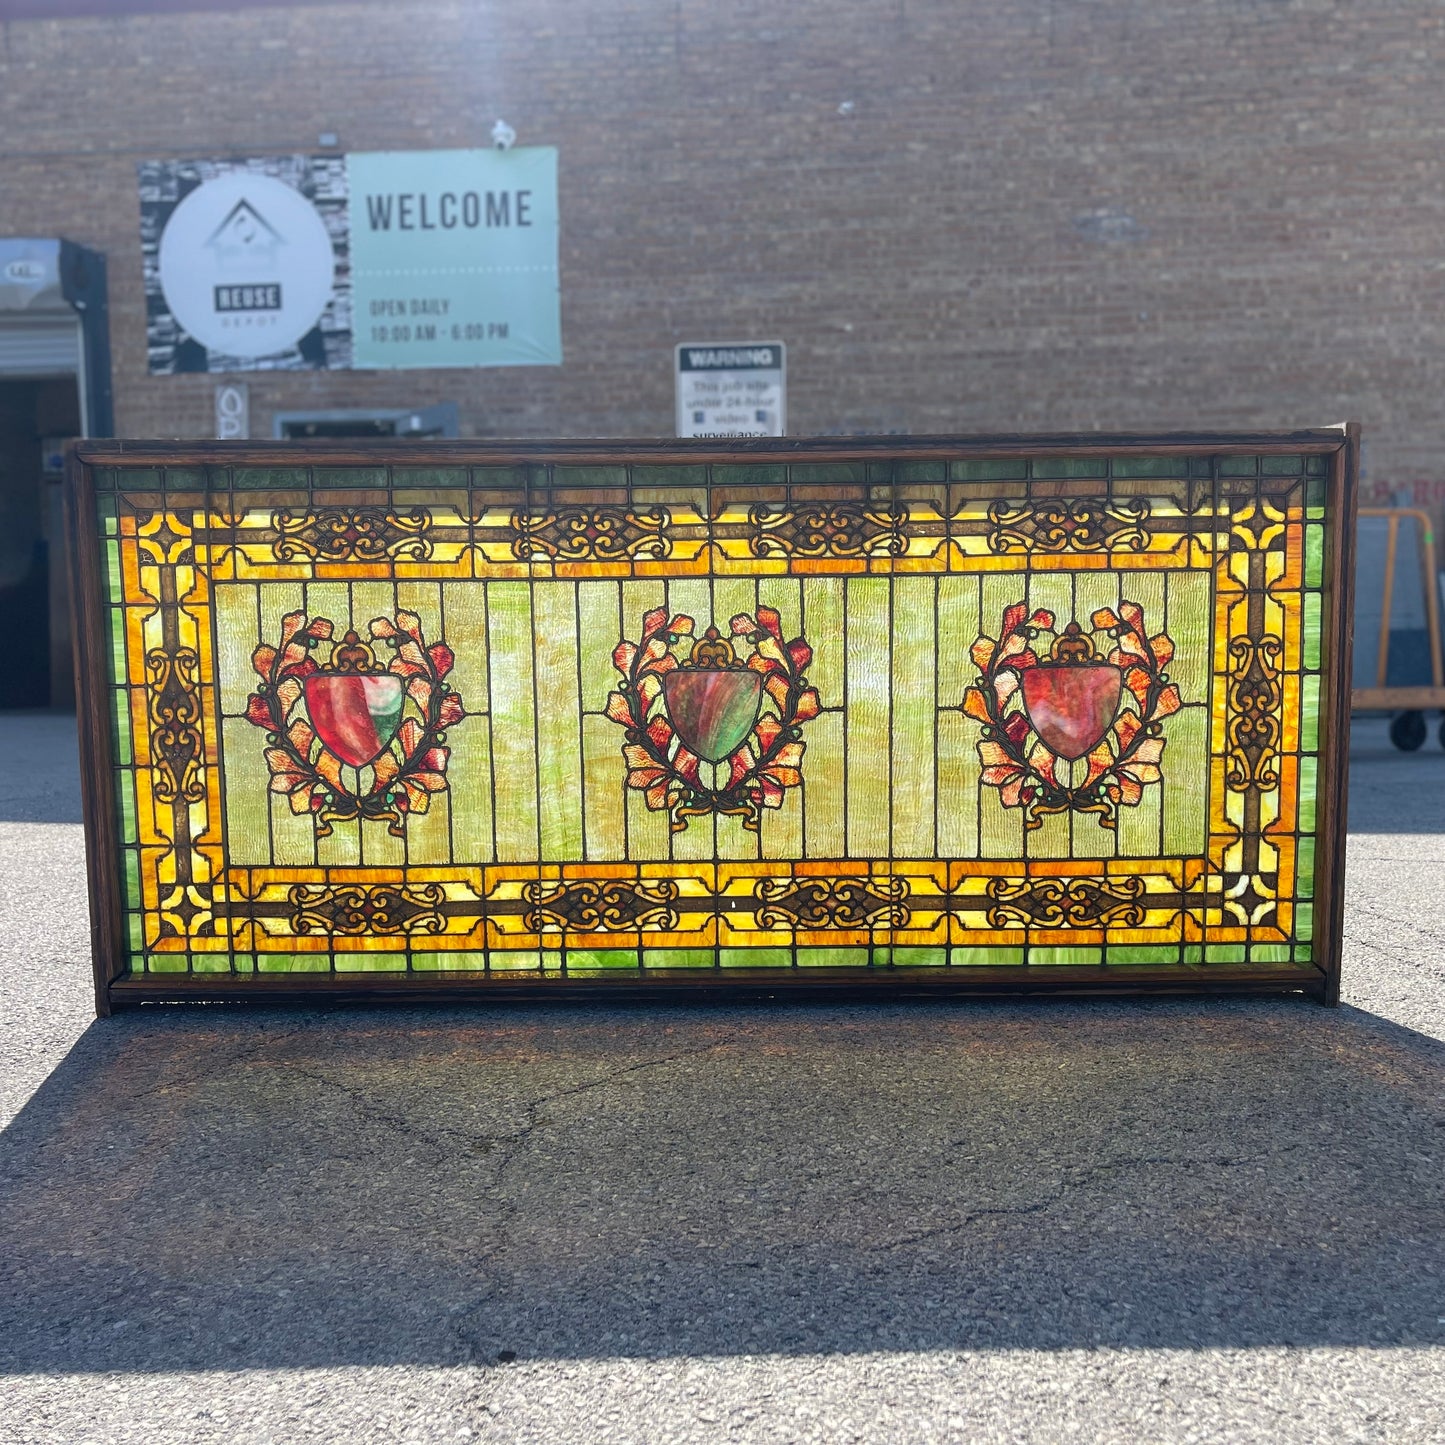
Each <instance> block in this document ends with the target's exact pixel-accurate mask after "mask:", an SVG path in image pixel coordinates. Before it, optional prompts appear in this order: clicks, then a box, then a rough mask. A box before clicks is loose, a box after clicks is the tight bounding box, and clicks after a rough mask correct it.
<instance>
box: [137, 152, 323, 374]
mask: <svg viewBox="0 0 1445 1445" xmlns="http://www.w3.org/2000/svg"><path fill="white" fill-rule="evenodd" d="M158 264H159V268H160V283H161V289H162V291H163V292H164V293H165V298H166V304H167V305H168V306H169V307H170V310H171V314H172V315H173V316H174V317H175V318H176V320H177V321H178V322H179V323H180V324H181V326H182V327H183V328H184V329H185V331H186V332H187V333H188V334H189V335H190V336H192V337H194V338H195V340H197V341H199V342H200V343H201V345H202V346H205V347H206V348H207V349H208V350H210V351H214V352H219V353H221V354H222V355H225V356H240V357H257V356H274V355H276V354H277V353H279V352H284V351H288V350H290V349H291V348H292V347H294V346H295V345H296V344H297V342H299V341H300V340H301V338H302V337H303V336H305V335H306V333H307V332H308V331H310V330H311V328H312V327H313V326H315V325H316V323H317V321H319V320H320V318H321V313H322V311H324V310H325V309H326V305H327V303H328V302H329V301H330V300H331V283H332V277H333V275H334V273H335V270H336V258H335V255H334V254H333V252H332V249H331V237H330V236H329V235H328V234H327V231H326V226H325V224H324V223H323V221H322V219H321V217H320V215H319V214H317V211H316V207H315V206H313V205H312V204H311V202H310V201H308V200H307V199H306V197H305V196H303V195H302V194H301V193H300V192H299V191H297V190H295V189H293V188H292V187H291V186H288V185H286V184H285V182H284V181H278V180H276V179H275V178H273V177H271V176H263V175H253V174H248V173H245V172H239V173H233V174H230V175H222V176H217V177H215V179H214V180H209V181H206V182H205V183H204V184H203V185H201V186H198V187H197V188H196V189H195V190H194V191H192V192H191V193H190V194H189V195H188V196H187V197H186V198H185V199H184V200H183V201H182V202H181V203H180V205H178V206H177V207H176V209H175V212H174V213H173V214H172V216H171V218H170V221H169V223H168V224H167V226H166V229H165V232H164V234H163V235H162V236H161V241H160V255H159V258H158Z"/></svg>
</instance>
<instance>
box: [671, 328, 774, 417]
mask: <svg viewBox="0 0 1445 1445" xmlns="http://www.w3.org/2000/svg"><path fill="white" fill-rule="evenodd" d="M784 372H785V361H784V349H783V343H782V342H781V341H742V342H737V341H733V342H686V343H684V344H683V345H682V346H679V347H678V348H677V434H678V436H680V437H780V436H782V435H783V429H784V424H785V423H784V404H785V401H786V393H785V383H784Z"/></svg>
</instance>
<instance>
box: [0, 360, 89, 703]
mask: <svg viewBox="0 0 1445 1445" xmlns="http://www.w3.org/2000/svg"><path fill="white" fill-rule="evenodd" d="M79 435H80V396H79V393H78V390H77V387H76V383H75V381H74V379H73V378H70V377H65V378H58V379H53V380H45V381H15V380H5V381H0V616H3V617H4V618H5V633H6V658H5V665H4V667H3V668H0V708H34V707H70V706H72V705H73V702H74V684H73V682H72V678H71V665H70V648H71V640H70V600H69V596H68V579H67V577H66V568H65V541H64V527H63V508H62V502H61V490H60V481H61V478H60V475H59V472H58V469H57V468H56V465H55V461H56V458H57V456H58V454H59V444H60V443H61V442H62V441H64V440H65V439H66V438H69V437H74V436H79Z"/></svg>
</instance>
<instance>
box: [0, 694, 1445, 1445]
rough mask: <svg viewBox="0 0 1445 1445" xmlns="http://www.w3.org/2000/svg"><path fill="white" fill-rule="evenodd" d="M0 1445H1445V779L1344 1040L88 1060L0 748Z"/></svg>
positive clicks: (1412, 803)
mask: <svg viewBox="0 0 1445 1445" xmlns="http://www.w3.org/2000/svg"><path fill="white" fill-rule="evenodd" d="M0 757H4V758H5V759H6V762H5V764H4V768H3V771H0V880H3V882H0V1126H3V1133H0V1445H22V1442H23V1445H30V1442H37V1445H72V1442H74V1445H82V1442H95V1445H109V1442H119V1441H130V1442H137V1445H140V1442H144V1445H211V1442H217V1445H220V1442H225V1445H233V1442H238V1445H294V1442H301V1441H308V1442H311V1441H315V1442H345V1445H369V1442H372V1441H377V1442H391V1441H407V1442H411V1441H415V1442H425V1445H431V1442H439V1441H464V1440H475V1441H484V1440H490V1441H507V1442H546V1445H558V1442H588V1445H591V1442H613V1445H621V1442H649V1445H650V1442H659V1445H661V1442H713V1441H724V1442H791V1441H799V1442H802V1441H809V1442H811V1441H818V1442H829V1445H832V1442H843V1441H852V1440H858V1441H888V1442H893V1441H898V1442H913V1441H919V1442H923V1441H930V1442H931V1441H958V1442H975V1441H978V1442H984V1441H987V1442H992V1441H1009V1442H1012V1441H1019V1442H1029V1445H1040V1442H1053V1441H1087V1442H1094V1441H1116V1440H1117V1441H1127V1442H1129V1445H1144V1442H1155V1441H1158V1442H1170V1445H1176V1442H1190V1441H1271V1442H1274V1441H1299V1442H1309V1445H1318V1442H1322V1441H1330V1442H1332V1445H1333V1442H1346V1441H1388V1442H1392V1445H1397V1442H1416V1441H1420V1442H1439V1441H1445V1192H1442V1182H1445V1097H1442V1090H1441V1081H1442V1074H1445V959H1442V943H1445V875H1442V863H1445V752H1442V751H1441V749H1440V747H1439V745H1438V743H1437V742H1436V741H1435V740H1434V739H1432V740H1431V743H1430V744H1429V746H1428V748H1427V749H1426V750H1425V751H1422V752H1421V753H1418V754H1414V755H1410V756H1404V755H1400V754H1397V753H1394V752H1393V751H1391V750H1390V749H1389V747H1388V744H1387V743H1386V742H1385V738H1384V732H1383V727H1382V725H1380V724H1379V723H1376V722H1367V723H1364V724H1362V725H1361V726H1360V727H1359V728H1358V730H1357V735H1356V745H1355V753H1354V757H1353V759H1352V765H1351V766H1352V785H1351V838H1350V848H1349V885H1348V903H1347V919H1346V931H1347V936H1348V947H1347V954H1346V963H1345V989H1344V999H1345V1002H1344V1004H1343V1006H1342V1007H1340V1008H1338V1009H1325V1008H1321V1007H1319V1006H1318V1005H1316V1004H1313V1003H1309V1002H1307V1001H1303V1000H1298V999H1257V1000H1229V999H1225V1000H1220V999H1204V1000H1142V1001H1139V1000H1131V1001H1119V1002H1086V1003H1063V1002H1022V1003H1007V1002H995V1003H983V1004H978V1003H968V1004H924V1005H920V1004H908V1005H906V1006H903V1005H885V1006H877V1005H871V1006H870V1005H856V1006H837V1005H831V1006H826V1007H825V1006H811V1005H799V1006H791V1007H769V1006H766V1005H749V1006H746V1007H696V1006H693V1007H680V1006H668V1007H660V1008H654V1009H648V1008H602V1007H587V1008H584V1007H566V1008H539V1007H529V1008H525V1009H520V1008H501V1007H496V1008H476V1007H469V1008H437V1007H411V1008H394V1009H389V1010H379V1009H359V1008H358V1009H332V1010H317V1009H299V1008H291V1009H288V1008H271V1007H255V1006H248V1007H228V1006H191V1007H152V1008H148V1009H144V1010H139V1011H134V1012H130V1013H125V1014H121V1015H119V1016H117V1017H115V1018H113V1019H109V1020H104V1021H97V1020H95V1019H94V1018H93V1016H92V1003H91V992H90V983H89V963H88V948H89V945H88V937H87V923H86V908H85V889H84V870H85V862H84V850H83V845H82V838H81V829H80V824H79V818H80V813H79V798H78V790H77V784H76V779H75V755H74V724H73V720H71V719H69V718H64V717H33V716H31V717H15V716H9V717H0Z"/></svg>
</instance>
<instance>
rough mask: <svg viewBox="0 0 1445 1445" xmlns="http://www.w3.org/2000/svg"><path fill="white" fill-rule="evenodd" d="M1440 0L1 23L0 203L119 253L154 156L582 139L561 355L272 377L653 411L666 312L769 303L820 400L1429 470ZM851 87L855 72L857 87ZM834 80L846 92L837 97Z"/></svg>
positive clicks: (832, 417) (578, 421)
mask: <svg viewBox="0 0 1445 1445" xmlns="http://www.w3.org/2000/svg"><path fill="white" fill-rule="evenodd" d="M1442 81H1445V7H1442V6H1441V5H1440V4H1438V3H1421V0H1339V3H1332V0H893V3H882V0H789V3H787V4H778V3H776V0H734V3H729V4H727V5H719V4H716V3H710V0H527V3H526V4H507V5H502V4H500V3H497V0H432V3H420V0H413V3H405V0H397V3H394V4H390V5H370V4H366V5H310V6H306V7H303V8H298V9H295V10H277V9H261V10H253V11H249V12H242V13H233V14H229V15H226V14H216V13H205V14H195V15H186V16H174V15H159V16H155V15H153V16H137V17H132V18H128V19H73V20H64V21H43V20H24V21H11V22H9V23H7V24H5V25H4V26H3V27H0V137H3V142H0V233H3V234H12V235H23V234H38V235H57V234H61V235H65V236H69V237H71V238H72V239H74V240H76V241H80V242H82V243H84V244H87V245H91V246H95V247H98V248H99V249H101V250H103V251H105V252H106V253H107V255H108V256H109V257H110V263H111V272H110V274H111V288H112V300H113V307H114V309H113V331H112V339H113V346H114V352H115V382H116V412H117V419H118V425H119V427H120V429H121V431H122V432H123V433H125V434H130V435H165V436H175V435H181V436H184V435H206V434H209V432H210V428H211V425H212V390H213V387H214V378H210V377H157V378H151V377H148V376H147V375H146V370H145V350H144V345H143V328H142V291H141V272H140V258H139V243H138V212H137V200H136V185H135V171H134V166H135V162H136V161H137V160H138V159H141V158H145V157H161V156H167V155H178V156H190V155H196V156H206V155H223V154H230V153H235V154H267V153H275V152H286V151H292V150H306V149H311V148H313V147H314V145H315V141H316V137H317V134H318V133H319V132H321V131H335V132H336V133H337V134H338V135H339V137H340V141H341V146H342V148H343V149H347V150H370V149H388V148H390V149H407V148H425V147H442V146H461V145H475V144H485V143H486V136H487V132H488V130H489V128H490V126H491V123H492V121H493V119H495V118H496V117H497V116H499V115H500V116H504V117H505V118H506V119H507V120H508V121H509V122H511V123H512V124H513V125H514V126H515V127H516V129H517V131H518V135H519V141H520V143H522V144H527V143H532V144H550V145H555V146H557V147H558V149H559V152H560V165H561V211H562V310H563V345H564V350H565V354H566V361H565V364H564V365H563V366H561V367H560V368H517V369H491V370H473V371H427V372H389V373H375V372H374V373H356V372H353V373H338V374H330V375H326V374H306V375H295V374H290V375H285V376H275V377H267V376H264V375H253V376H251V377H249V378H248V379H249V382H250V386H251V400H252V413H253V420H252V427H253V432H254V433H255V434H257V435H265V434H269V429H270V419H271V414H272V412H273V411H275V410H278V409H284V410H295V409H303V408H312V407H314V408H317V409H323V408H337V407H364V406H371V405H376V406H417V405H424V404H428V403H431V402H434V401H443V400H454V401H456V402H458V403H459V405H460V407H461V413H462V418H463V430H464V432H465V433H467V434H473V435H507V434H517V435H520V434H533V435H535V434H558V435H584V434H594V435H619V434H643V435H649V434H650V435H667V434H670V432H671V427H672V375H671V357H672V346H673V344H674V343H675V342H677V341H679V340H698V339H714V338H734V337H735V338H771V337H774V336H777V337H781V338H783V339H784V340H785V341H786V342H787V343H788V345H789V357H788V362H789V379H790V386H789V424H790V429H791V430H792V431H793V432H795V433H798V434H803V433H810V432H859V431H902V430H909V431H923V432H937V431H970V432H971V431H985V430H996V429H1009V430H1012V429H1018V428H1029V429H1049V430H1063V429H1075V428H1078V429H1085V430H1087V429H1091V428H1102V429H1114V428H1128V429H1135V428H1167V427H1176V426H1178V427H1182V426H1209V427H1252V426H1289V425H1297V424H1317V423H1323V422H1330V421H1336V420H1342V419H1344V418H1346V417H1357V418H1359V419H1360V420H1362V421H1363V422H1364V423H1365V425H1366V427H1367V436H1368V442H1367V454H1366V463H1367V467H1368V469H1369V471H1370V473H1371V474H1372V475H1373V476H1375V477H1381V478H1386V477H1387V478H1397V477H1398V478H1400V479H1402V480H1408V481H1414V480H1416V479H1419V478H1426V479H1433V478H1442V477H1445V450H1442V448H1441V447H1440V446H1439V445H1438V444H1437V416H1438V413H1439V410H1440V401H1439V398H1440V397H1441V395H1442V393H1445V347H1442V342H1445V314H1442V300H1445V224H1442V222H1445V186H1442V176H1441V171H1442V166H1445V159H1442V157H1445V144H1442V142H1445V83H1442ZM845 103H846V104H845ZM840 107H842V108H843V110H844V111H846V113H840Z"/></svg>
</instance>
